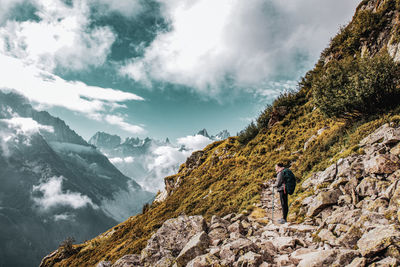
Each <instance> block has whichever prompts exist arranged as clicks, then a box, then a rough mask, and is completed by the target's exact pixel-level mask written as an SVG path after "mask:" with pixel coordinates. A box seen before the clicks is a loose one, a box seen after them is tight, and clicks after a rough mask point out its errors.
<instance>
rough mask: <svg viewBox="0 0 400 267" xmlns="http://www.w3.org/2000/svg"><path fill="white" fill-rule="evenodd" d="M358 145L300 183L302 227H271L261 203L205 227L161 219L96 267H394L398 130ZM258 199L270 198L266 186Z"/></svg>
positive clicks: (398, 240)
mask: <svg viewBox="0 0 400 267" xmlns="http://www.w3.org/2000/svg"><path fill="white" fill-rule="evenodd" d="M359 145H360V147H362V148H363V150H364V151H365V154H361V155H353V156H349V157H346V158H342V159H340V160H338V161H337V162H336V163H334V164H332V165H331V166H329V167H328V168H327V169H325V170H324V171H321V172H317V173H313V174H312V175H311V177H310V178H309V179H307V180H305V181H304V182H303V183H302V185H301V186H302V187H303V188H305V189H307V190H310V191H312V192H313V193H312V195H311V196H309V197H307V198H304V200H303V201H302V207H301V209H304V212H306V222H304V223H300V224H292V223H287V224H284V225H276V224H274V223H273V222H272V221H271V217H270V216H269V215H270V214H271V213H270V212H271V211H270V209H271V202H269V201H268V200H269V199H266V201H267V202H266V203H265V202H264V204H266V205H263V203H259V204H258V205H257V206H258V208H255V209H254V210H253V212H249V211H247V212H244V213H242V214H228V215H226V216H224V217H223V218H221V217H219V216H213V217H212V218H211V221H210V222H209V223H207V222H206V220H205V219H204V218H203V217H202V216H186V215H182V216H179V217H178V218H175V219H170V220H168V221H166V222H165V223H164V224H163V225H162V226H161V228H160V229H158V230H157V232H156V233H155V234H154V235H153V236H152V237H151V238H150V239H149V241H148V242H147V245H146V247H145V248H144V249H143V250H142V252H141V254H140V255H139V254H128V255H125V256H123V257H122V258H121V259H119V260H117V261H116V262H115V263H114V264H111V262H108V261H102V262H100V263H99V264H98V265H97V266H99V267H100V266H104V267H105V266H112V267H119V266H172V265H174V266H308V267H310V266H315V267H317V266H349V267H350V266H354V267H355V266H367V265H372V266H397V265H398V264H400V228H399V223H398V222H399V219H400V209H399V207H400V202H399V200H400V183H399V179H400V158H399V155H400V127H397V128H392V127H390V126H389V125H388V124H385V125H383V126H382V127H380V128H379V129H377V130H376V131H375V132H374V133H372V134H371V135H369V136H367V137H366V138H365V139H363V140H362V141H361V142H360V144H359ZM263 194H265V195H266V196H270V197H271V195H272V192H271V185H270V184H269V183H266V184H265V189H264V190H263ZM260 207H261V208H263V209H265V210H266V211H267V213H265V215H267V216H266V217H263V216H262V214H263V212H261V213H260V210H257V209H260ZM257 213H258V214H257ZM260 214H261V216H260ZM275 218H277V214H275Z"/></svg>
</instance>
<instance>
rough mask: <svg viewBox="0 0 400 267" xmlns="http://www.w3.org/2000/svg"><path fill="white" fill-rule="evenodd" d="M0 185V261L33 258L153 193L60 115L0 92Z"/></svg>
mask: <svg viewBox="0 0 400 267" xmlns="http://www.w3.org/2000/svg"><path fill="white" fill-rule="evenodd" d="M0 185H1V186H0V236H1V237H2V238H1V239H0V266H34V265H38V264H39V262H40V259H41V258H42V257H43V256H44V255H45V254H46V253H48V251H51V250H54V249H56V248H57V246H58V245H59V244H60V242H61V241H62V240H64V239H65V238H66V237H69V236H72V237H74V238H75V239H76V240H77V241H83V240H85V239H89V238H91V237H93V236H95V235H97V234H98V233H100V232H102V231H104V230H106V229H108V228H109V227H111V226H112V225H115V223H117V222H119V221H122V220H124V219H126V218H127V217H129V216H132V215H134V214H135V213H138V212H139V211H141V208H142V206H143V204H144V203H146V202H149V201H151V200H152V198H153V197H154V194H152V193H149V192H146V191H144V190H142V188H141V187H140V186H139V185H138V184H137V183H136V182H135V181H134V180H132V179H131V178H129V177H127V176H125V175H123V174H122V173H121V172H120V171H119V170H118V169H117V168H115V166H114V165H113V164H112V163H111V162H110V161H109V160H108V158H107V157H105V156H104V155H103V154H102V153H100V152H99V151H98V150H97V149H96V148H95V147H94V146H92V145H90V144H88V143H87V142H86V141H85V140H84V139H83V138H82V137H80V136H79V135H78V134H76V133H75V132H74V131H73V130H71V129H70V128H69V127H68V126H67V125H66V124H65V123H64V121H62V120H61V119H59V118H55V117H53V116H51V115H50V114H49V113H48V112H45V111H37V110H35V109H34V108H32V106H31V105H30V103H29V102H28V101H27V100H26V99H24V98H23V97H21V96H19V95H17V94H14V93H4V92H1V91H0ZM22 252H23V253H24V257H21V253H22Z"/></svg>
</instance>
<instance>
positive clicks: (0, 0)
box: [0, 0, 26, 24]
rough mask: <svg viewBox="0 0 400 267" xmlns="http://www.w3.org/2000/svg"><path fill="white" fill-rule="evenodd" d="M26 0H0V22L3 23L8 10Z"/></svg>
mask: <svg viewBox="0 0 400 267" xmlns="http://www.w3.org/2000/svg"><path fill="white" fill-rule="evenodd" d="M25 1H26V0H0V24H1V23H3V22H4V21H5V20H6V19H7V18H8V15H9V10H10V9H11V8H13V7H15V6H16V5H18V4H20V3H23V2H25Z"/></svg>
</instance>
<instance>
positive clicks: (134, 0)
mask: <svg viewBox="0 0 400 267" xmlns="http://www.w3.org/2000/svg"><path fill="white" fill-rule="evenodd" d="M92 2H93V3H94V4H97V5H98V6H100V7H101V8H102V11H103V12H110V11H114V12H118V13H120V14H122V15H124V16H126V17H132V16H136V15H137V14H139V13H140V12H141V11H143V6H142V4H141V3H140V1H139V0H92Z"/></svg>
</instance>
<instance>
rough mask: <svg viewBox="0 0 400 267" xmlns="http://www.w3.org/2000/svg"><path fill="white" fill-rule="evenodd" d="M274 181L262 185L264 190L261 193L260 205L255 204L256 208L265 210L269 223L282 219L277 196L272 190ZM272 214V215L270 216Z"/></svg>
mask: <svg viewBox="0 0 400 267" xmlns="http://www.w3.org/2000/svg"><path fill="white" fill-rule="evenodd" d="M274 182H275V181H274V180H269V181H267V182H266V183H264V184H263V186H264V188H263V190H262V191H261V194H260V195H261V198H260V200H261V201H260V203H257V204H256V206H257V207H259V208H262V209H264V210H265V212H266V214H267V217H266V218H265V219H268V220H270V221H272V220H273V221H274V223H276V222H277V220H279V219H280V218H282V208H281V205H280V202H279V194H278V192H277V191H276V190H272V189H273V188H272V186H273V184H274ZM272 212H273V215H272Z"/></svg>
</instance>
